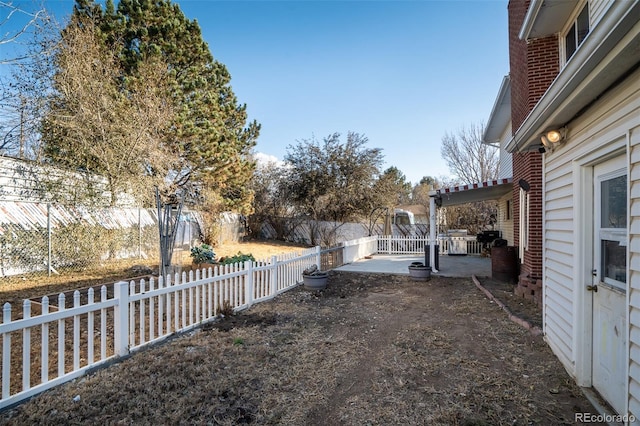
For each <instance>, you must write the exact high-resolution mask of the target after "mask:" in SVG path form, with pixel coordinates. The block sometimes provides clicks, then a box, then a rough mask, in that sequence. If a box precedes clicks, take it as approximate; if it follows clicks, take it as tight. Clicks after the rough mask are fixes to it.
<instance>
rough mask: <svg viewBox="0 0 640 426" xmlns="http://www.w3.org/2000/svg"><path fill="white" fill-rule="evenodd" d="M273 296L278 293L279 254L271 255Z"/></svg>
mask: <svg viewBox="0 0 640 426" xmlns="http://www.w3.org/2000/svg"><path fill="white" fill-rule="evenodd" d="M271 267H272V268H273V269H272V270H271V294H270V295H271V296H275V295H276V294H277V293H278V256H271Z"/></svg>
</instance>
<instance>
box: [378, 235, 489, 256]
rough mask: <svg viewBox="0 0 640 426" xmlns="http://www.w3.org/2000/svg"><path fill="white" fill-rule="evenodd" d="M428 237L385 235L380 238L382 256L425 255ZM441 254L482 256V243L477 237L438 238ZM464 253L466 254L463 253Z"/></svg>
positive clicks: (437, 242) (379, 246)
mask: <svg viewBox="0 0 640 426" xmlns="http://www.w3.org/2000/svg"><path fill="white" fill-rule="evenodd" d="M429 241H430V240H429V238H428V237H418V236H407V237H405V236H400V235H384V236H379V237H378V251H377V252H378V253H380V254H383V253H384V254H423V253H424V251H425V246H428V245H429ZM436 244H438V245H439V253H440V254H441V255H445V254H470V255H479V254H482V243H479V242H478V241H476V237H475V236H472V237H438V239H437V240H436ZM462 252H464V253H462Z"/></svg>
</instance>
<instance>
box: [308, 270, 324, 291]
mask: <svg viewBox="0 0 640 426" xmlns="http://www.w3.org/2000/svg"><path fill="white" fill-rule="evenodd" d="M328 279H329V274H328V273H327V272H320V273H316V274H314V275H302V283H303V284H304V288H306V289H307V290H323V289H325V288H327V280H328Z"/></svg>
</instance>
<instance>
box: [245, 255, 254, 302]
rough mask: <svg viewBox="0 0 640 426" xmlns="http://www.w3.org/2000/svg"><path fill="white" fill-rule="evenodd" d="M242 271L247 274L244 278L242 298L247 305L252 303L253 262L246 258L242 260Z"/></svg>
mask: <svg viewBox="0 0 640 426" xmlns="http://www.w3.org/2000/svg"><path fill="white" fill-rule="evenodd" d="M244 271H245V273H246V274H247V276H246V278H245V280H244V285H245V287H244V299H245V302H246V303H247V305H248V306H251V305H253V262H252V261H251V260H246V261H245V262H244Z"/></svg>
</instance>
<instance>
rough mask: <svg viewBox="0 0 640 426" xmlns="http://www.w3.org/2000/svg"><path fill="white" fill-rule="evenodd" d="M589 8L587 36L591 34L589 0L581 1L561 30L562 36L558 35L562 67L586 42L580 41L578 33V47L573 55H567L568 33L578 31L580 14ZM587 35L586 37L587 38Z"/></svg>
mask: <svg viewBox="0 0 640 426" xmlns="http://www.w3.org/2000/svg"><path fill="white" fill-rule="evenodd" d="M585 8H586V9H587V21H588V22H589V29H588V31H587V36H586V37H588V36H589V33H590V32H591V30H592V28H591V13H590V9H589V2H588V1H581V2H580V3H579V4H578V7H576V9H575V10H574V11H573V13H572V14H571V18H570V19H569V20H568V21H567V24H566V25H565V27H564V28H563V29H562V31H561V32H560V37H558V39H559V43H560V61H561V67H564V66H565V65H566V64H567V62H568V61H569V59H571V57H573V55H575V53H576V52H577V51H578V49H580V46H581V45H582V44H583V43H584V40H582V42H580V43H578V37H577V34H576V49H575V50H574V51H573V52H572V53H571V55H570V56H569V57H567V43H566V40H567V34H569V32H570V31H574V32H576V31H577V30H576V27H577V25H578V24H577V21H578V16H580V14H581V13H582V11H583V10H584V9H585ZM586 37H585V39H586Z"/></svg>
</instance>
